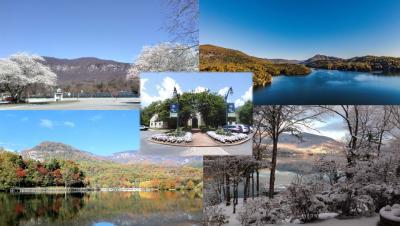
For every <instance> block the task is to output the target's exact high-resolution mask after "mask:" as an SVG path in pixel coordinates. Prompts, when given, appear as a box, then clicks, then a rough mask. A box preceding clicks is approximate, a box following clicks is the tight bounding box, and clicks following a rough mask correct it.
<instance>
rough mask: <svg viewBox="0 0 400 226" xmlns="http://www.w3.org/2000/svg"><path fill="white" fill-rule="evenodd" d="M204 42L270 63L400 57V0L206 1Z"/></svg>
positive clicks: (202, 25)
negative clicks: (317, 58)
mask: <svg viewBox="0 0 400 226" xmlns="http://www.w3.org/2000/svg"><path fill="white" fill-rule="evenodd" d="M200 12H201V13H200V43H201V44H215V45H220V46H223V47H227V48H233V49H238V50H242V51H244V52H246V53H248V54H250V55H254V56H259V57H265V58H284V59H298V60H304V59H307V58H310V57H312V56H313V55H315V54H317V53H320V54H326V55H333V56H338V57H344V58H348V57H354V56H360V55H367V54H370V55H387V56H400V29H399V28H400V16H399V15H400V1H398V0H385V1H382V0H351V1H349V0H333V1H323V0H238V1H229V0H202V1H201V3H200Z"/></svg>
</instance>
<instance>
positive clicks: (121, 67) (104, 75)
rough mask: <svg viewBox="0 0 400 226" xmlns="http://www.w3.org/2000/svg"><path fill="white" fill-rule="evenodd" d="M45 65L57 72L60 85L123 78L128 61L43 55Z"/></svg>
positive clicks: (128, 65)
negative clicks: (62, 57) (60, 57)
mask: <svg viewBox="0 0 400 226" xmlns="http://www.w3.org/2000/svg"><path fill="white" fill-rule="evenodd" d="M43 58H44V59H45V60H46V61H45V63H44V64H45V65H47V66H49V67H50V68H51V70H52V71H53V72H54V73H56V74H57V82H58V83H59V84H60V85H63V84H67V83H71V82H100V81H110V80H115V79H117V80H118V79H125V78H126V74H127V71H128V69H129V67H130V64H128V63H121V62H117V61H113V60H103V59H98V58H94V57H82V58H77V59H59V58H54V57H43Z"/></svg>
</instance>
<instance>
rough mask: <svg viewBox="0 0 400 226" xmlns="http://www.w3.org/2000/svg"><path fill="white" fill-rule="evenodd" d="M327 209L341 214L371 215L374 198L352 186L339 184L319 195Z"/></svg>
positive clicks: (373, 207) (373, 208)
mask: <svg viewBox="0 0 400 226" xmlns="http://www.w3.org/2000/svg"><path fill="white" fill-rule="evenodd" d="M319 199H320V200H321V201H323V202H324V203H325V205H326V206H327V208H328V210H329V211H332V212H338V213H340V215H342V216H371V215H372V213H373V212H374V210H375V204H374V199H373V198H372V197H371V196H370V195H367V194H365V193H363V192H362V191H361V190H359V189H355V188H353V187H352V186H346V185H340V186H339V187H338V188H336V189H334V190H333V191H331V192H330V193H328V194H324V195H321V196H319Z"/></svg>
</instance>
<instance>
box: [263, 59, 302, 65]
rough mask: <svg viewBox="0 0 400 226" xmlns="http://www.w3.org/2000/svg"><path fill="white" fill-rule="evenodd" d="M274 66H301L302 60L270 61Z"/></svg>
mask: <svg viewBox="0 0 400 226" xmlns="http://www.w3.org/2000/svg"><path fill="white" fill-rule="evenodd" d="M268 60H269V61H271V62H272V63H274V64H300V63H301V62H302V61H301V60H286V59H268Z"/></svg>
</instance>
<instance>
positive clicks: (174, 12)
mask: <svg viewBox="0 0 400 226" xmlns="http://www.w3.org/2000/svg"><path fill="white" fill-rule="evenodd" d="M167 9H168V13H167V15H168V16H167V20H166V24H165V29H166V30H167V31H168V32H169V33H170V34H171V36H172V42H174V43H184V44H186V48H192V49H195V50H196V51H198V46H199V0H168V2H167Z"/></svg>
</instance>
